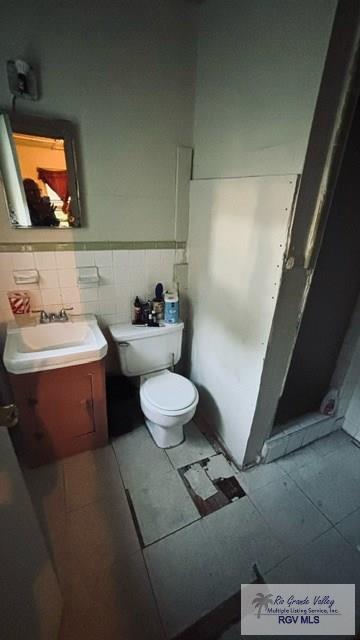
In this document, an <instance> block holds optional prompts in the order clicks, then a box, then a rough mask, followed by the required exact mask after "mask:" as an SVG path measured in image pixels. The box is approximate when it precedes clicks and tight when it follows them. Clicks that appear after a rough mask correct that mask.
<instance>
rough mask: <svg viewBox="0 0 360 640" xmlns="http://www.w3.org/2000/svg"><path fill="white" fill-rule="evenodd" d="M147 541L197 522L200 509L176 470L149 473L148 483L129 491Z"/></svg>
mask: <svg viewBox="0 0 360 640" xmlns="http://www.w3.org/2000/svg"><path fill="white" fill-rule="evenodd" d="M130 496H131V500H132V502H133V506H134V509H135V513H136V517H137V520H138V523H139V527H140V530H141V534H142V537H143V541H144V544H145V545H147V544H150V543H152V542H154V541H155V540H159V539H160V538H162V537H164V536H167V535H169V534H170V533H172V532H173V531H177V529H180V528H181V527H184V526H185V525H187V524H189V523H190V522H194V520H197V519H198V518H199V517H200V516H199V512H198V510H197V509H196V507H195V506H194V504H193V501H192V499H191V498H190V496H189V494H188V492H187V490H186V488H185V485H184V483H183V481H182V480H181V478H180V476H179V474H178V472H177V471H174V470H172V471H170V472H168V473H164V474H163V475H154V476H150V478H149V480H148V484H147V485H144V486H139V487H136V488H135V489H133V490H132V491H130Z"/></svg>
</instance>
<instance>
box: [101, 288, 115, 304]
mask: <svg viewBox="0 0 360 640" xmlns="http://www.w3.org/2000/svg"><path fill="white" fill-rule="evenodd" d="M115 298H116V289H115V287H114V286H112V285H111V284H110V285H103V286H100V287H99V300H100V301H101V300H115Z"/></svg>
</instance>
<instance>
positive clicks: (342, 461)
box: [292, 445, 360, 524]
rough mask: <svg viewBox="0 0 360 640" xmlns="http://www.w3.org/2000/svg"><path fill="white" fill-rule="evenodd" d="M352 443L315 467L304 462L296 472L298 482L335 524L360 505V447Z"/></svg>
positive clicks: (295, 478)
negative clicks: (356, 447) (356, 448)
mask: <svg viewBox="0 0 360 640" xmlns="http://www.w3.org/2000/svg"><path fill="white" fill-rule="evenodd" d="M351 447H352V445H350V446H349V447H348V446H347V445H345V446H343V447H342V448H341V449H340V450H339V451H338V452H337V453H333V454H329V455H327V456H323V457H322V458H321V460H320V462H319V463H318V464H317V466H316V467H315V468H311V467H309V466H304V467H302V468H300V469H298V470H297V471H294V472H293V473H292V478H293V479H294V480H295V482H296V484H297V485H298V486H299V487H300V488H301V490H302V491H303V492H304V493H305V494H306V495H307V496H308V497H309V498H310V500H311V501H312V502H313V503H314V504H315V505H316V506H317V507H318V509H320V511H321V512H322V513H323V514H324V515H325V516H326V517H327V518H328V519H329V520H330V521H331V522H332V523H333V524H335V523H336V522H339V521H340V520H342V519H343V518H344V517H345V516H347V515H349V514H350V513H352V511H354V510H355V509H357V507H360V490H359V481H360V476H359V474H360V450H359V451H354V450H352V448H351Z"/></svg>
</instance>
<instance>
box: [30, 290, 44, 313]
mask: <svg viewBox="0 0 360 640" xmlns="http://www.w3.org/2000/svg"><path fill="white" fill-rule="evenodd" d="M30 306H31V309H32V310H33V309H39V308H41V307H42V297H41V292H40V290H37V291H30Z"/></svg>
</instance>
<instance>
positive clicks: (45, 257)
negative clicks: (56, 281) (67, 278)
mask: <svg viewBox="0 0 360 640" xmlns="http://www.w3.org/2000/svg"><path fill="white" fill-rule="evenodd" d="M0 255H1V254H0ZM34 256H35V266H36V268H37V269H39V271H41V270H42V269H57V264H56V258H55V251H38V252H37V253H34Z"/></svg>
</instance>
